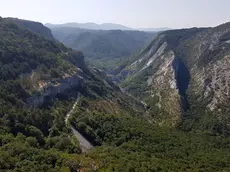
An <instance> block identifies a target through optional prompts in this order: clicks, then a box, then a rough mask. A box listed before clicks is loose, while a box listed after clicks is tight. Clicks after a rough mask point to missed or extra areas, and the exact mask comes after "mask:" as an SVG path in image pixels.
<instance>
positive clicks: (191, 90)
mask: <svg viewBox="0 0 230 172" xmlns="http://www.w3.org/2000/svg"><path fill="white" fill-rule="evenodd" d="M229 39H230V24H229V23H226V24H223V25H220V26H217V27H215V28H192V29H182V30H172V31H166V32H163V33H160V34H159V35H158V36H157V37H156V39H154V40H153V41H152V42H151V43H150V44H149V46H147V47H146V48H145V49H143V50H142V51H141V52H140V53H139V54H138V55H137V56H135V57H133V59H132V60H131V61H130V63H129V65H127V66H126V68H125V69H124V70H123V71H122V72H121V73H120V75H121V76H124V75H127V77H126V80H125V81H124V82H123V84H122V85H123V87H124V88H125V89H126V90H127V91H129V92H130V93H132V94H133V95H135V96H137V97H139V98H140V99H141V100H144V101H145V102H146V103H148V105H149V111H148V112H149V113H150V114H151V115H152V116H153V119H154V121H155V122H157V123H159V124H165V125H170V126H175V125H176V124H178V123H180V122H181V121H182V122H184V121H186V122H188V119H189V123H190V122H191V121H193V122H194V121H195V122H194V123H196V122H198V123H199V122H201V123H202V122H204V123H205V124H203V125H205V127H207V128H212V127H213V126H214V125H216V124H214V123H212V122H210V121H207V120H205V119H206V118H209V119H213V118H214V119H218V121H220V123H226V125H225V124H223V125H222V124H219V123H218V125H221V126H222V127H223V126H227V125H228V124H229V122H228V118H229V115H228V113H229V108H228V107H227V104H228V103H229V94H228V93H229V84H230V83H229V70H230V68H229V65H228V64H229V57H230V56H229V55H230V44H229ZM198 109H199V110H198ZM206 116H207V117H206ZM209 122H210V124H206V123H209ZM190 124H191V123H190ZM191 125H192V124H191ZM194 125H195V124H194ZM206 125H207V126H206ZM212 125H213V126H212ZM191 128H192V127H191ZM191 128H190V129H191ZM220 130H221V131H220V132H223V131H222V130H224V129H223V128H222V129H220Z"/></svg>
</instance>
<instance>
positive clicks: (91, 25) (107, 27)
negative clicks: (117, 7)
mask: <svg viewBox="0 0 230 172" xmlns="http://www.w3.org/2000/svg"><path fill="white" fill-rule="evenodd" d="M44 25H45V26H47V27H49V28H54V27H74V28H81V29H91V30H130V31H131V30H133V31H135V30H138V31H146V32H159V31H165V30H171V28H168V27H159V28H131V27H127V26H124V25H121V24H116V23H102V24H97V23H93V22H87V23H77V22H70V23H63V24H52V23H45V24H44Z"/></svg>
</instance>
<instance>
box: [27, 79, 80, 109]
mask: <svg viewBox="0 0 230 172" xmlns="http://www.w3.org/2000/svg"><path fill="white" fill-rule="evenodd" d="M83 83H84V80H83V78H82V77H81V76H80V75H73V76H68V77H63V78H61V79H59V80H58V81H56V82H50V81H42V82H41V81H40V84H39V85H40V88H39V90H38V91H37V92H36V93H34V94H33V95H32V96H31V97H30V98H28V99H27V103H28V105H29V106H41V105H43V104H44V103H45V102H47V101H50V100H51V99H53V98H55V97H56V96H57V95H59V94H65V95H68V94H74V93H75V94H76V93H77V90H79V89H81V88H82V87H83Z"/></svg>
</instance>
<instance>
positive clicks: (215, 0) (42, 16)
mask: <svg viewBox="0 0 230 172" xmlns="http://www.w3.org/2000/svg"><path fill="white" fill-rule="evenodd" d="M229 8H230V0H0V16H2V17H17V18H23V19H29V20H34V21H40V22H42V23H56V24H57V23H65V22H95V23H108V22H109V23H118V24H123V25H126V26H129V27H133V28H155V27H170V28H181V27H193V26H215V25H218V24H220V23H224V22H227V21H230V10H229Z"/></svg>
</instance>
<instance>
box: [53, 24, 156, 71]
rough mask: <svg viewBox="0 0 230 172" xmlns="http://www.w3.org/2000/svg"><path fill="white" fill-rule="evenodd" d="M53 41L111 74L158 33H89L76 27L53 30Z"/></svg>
mask: <svg viewBox="0 0 230 172" xmlns="http://www.w3.org/2000/svg"><path fill="white" fill-rule="evenodd" d="M51 30H52V33H53V35H54V37H55V38H56V39H57V40H59V41H60V42H62V43H64V44H65V45H66V46H68V47H71V48H73V49H75V50H80V51H83V52H84V55H85V56H86V60H87V62H89V63H90V64H91V65H94V66H96V67H98V68H101V69H105V70H109V71H110V70H112V69H114V68H116V67H117V66H119V61H121V60H123V59H125V58H126V57H127V56H130V55H131V54H133V52H135V51H138V50H139V49H140V48H143V47H144V46H145V45H146V44H148V43H149V42H150V41H151V40H152V39H153V38H154V37H155V35H156V32H143V31H126V30H90V29H82V28H74V27H64V26H63V27H61V26H59V27H51Z"/></svg>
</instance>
